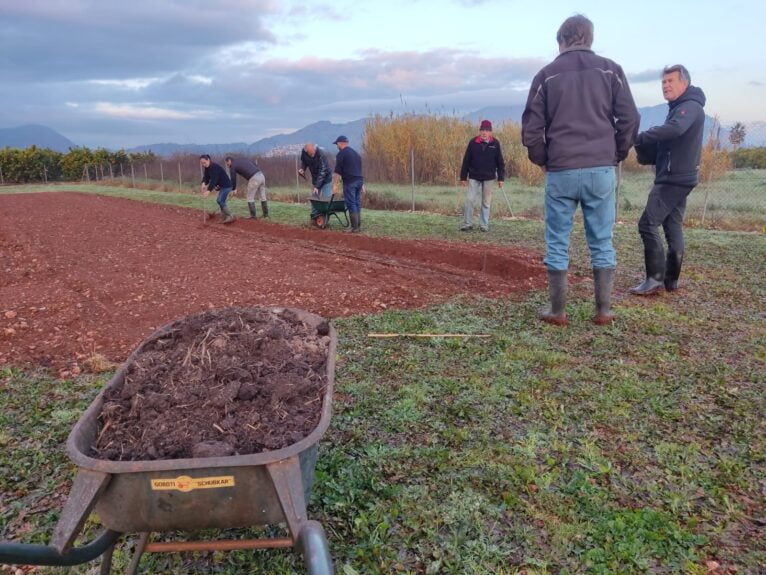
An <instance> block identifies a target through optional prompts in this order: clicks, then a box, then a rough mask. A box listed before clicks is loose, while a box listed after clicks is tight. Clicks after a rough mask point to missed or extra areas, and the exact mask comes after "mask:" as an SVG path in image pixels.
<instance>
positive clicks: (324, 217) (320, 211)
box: [309, 194, 351, 229]
mask: <svg viewBox="0 0 766 575" xmlns="http://www.w3.org/2000/svg"><path fill="white" fill-rule="evenodd" d="M309 201H310V202H311V210H312V213H316V214H317V215H316V221H317V227H319V228H321V229H325V228H327V227H328V226H329V225H330V216H335V219H336V220H338V223H339V224H340V225H341V226H342V227H344V228H347V227H348V226H349V225H351V224H350V223H349V219H348V211H347V210H346V202H345V200H344V199H343V198H342V197H340V198H339V199H338V196H336V195H335V194H333V195H332V196H330V197H329V198H326V197H325V198H317V197H314V196H312V197H311V198H309ZM339 214H342V215H343V219H341V217H340V215H339Z"/></svg>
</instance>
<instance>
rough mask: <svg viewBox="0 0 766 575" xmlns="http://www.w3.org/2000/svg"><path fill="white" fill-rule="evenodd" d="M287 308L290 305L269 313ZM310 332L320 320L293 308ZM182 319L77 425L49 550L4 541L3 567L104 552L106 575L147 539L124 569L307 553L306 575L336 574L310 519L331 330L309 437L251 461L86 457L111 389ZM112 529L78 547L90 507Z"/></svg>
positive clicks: (330, 369)
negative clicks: (223, 535)
mask: <svg viewBox="0 0 766 575" xmlns="http://www.w3.org/2000/svg"><path fill="white" fill-rule="evenodd" d="M269 309H271V310H272V311H276V312H279V311H282V310H284V309H285V308H269ZM291 311H292V312H294V313H295V314H297V316H298V318H299V319H300V320H301V321H303V322H304V323H306V324H307V325H309V326H311V327H316V326H318V325H319V324H320V323H321V322H323V321H324V319H323V318H321V317H319V316H317V315H314V314H310V313H308V312H305V311H303V310H291ZM181 321H183V320H177V321H176V322H172V323H170V324H168V325H166V326H164V327H162V328H160V329H159V330H157V331H156V332H155V333H154V334H153V335H152V336H150V337H149V338H148V339H147V340H146V341H144V343H142V344H141V345H140V346H139V347H138V348H137V349H136V350H135V351H134V352H133V354H132V355H131V356H130V358H128V361H127V362H126V363H125V364H123V365H122V367H121V368H120V369H119V370H118V371H117V373H115V375H114V377H112V379H111V380H110V381H109V383H108V384H107V385H106V387H105V388H104V389H103V390H102V391H101V393H100V394H99V395H98V396H97V397H96V398H95V399H94V400H93V402H92V403H91V404H90V406H89V407H88V409H87V410H86V411H85V413H84V414H83V415H82V417H81V418H80V419H79V421H78V422H77V424H76V425H75V426H74V428H73V429H72V431H71V433H70V434H69V438H68V440H67V452H68V455H69V457H70V459H71V460H72V461H73V462H74V463H75V465H77V475H76V476H75V479H74V483H73V485H72V489H71V491H70V493H69V497H68V499H67V501H66V503H65V504H64V508H63V510H62V513H61V517H60V519H59V521H58V523H57V525H56V527H55V529H54V532H53V536H52V538H51V540H50V543H49V545H34V544H23V543H14V542H2V543H0V564H2V563H7V564H23V565H57V566H67V565H76V564H80V563H86V562H88V561H92V560H94V559H96V558H98V557H99V556H101V557H102V561H101V571H100V572H101V574H102V575H106V574H108V573H110V571H111V562H112V552H113V550H114V546H115V544H116V543H117V541H118V540H119V539H120V537H121V536H122V535H123V534H126V533H140V537H139V539H138V544H137V546H136V549H135V551H134V553H133V556H132V558H131V561H130V565H129V567H128V570H127V573H128V574H134V573H137V570H138V565H139V561H140V559H141V556H142V554H143V553H150V552H179V551H218V550H234V549H265V548H295V549H296V550H298V551H300V552H302V555H303V558H304V562H305V564H306V568H307V573H309V575H332V573H334V570H333V564H332V558H331V556H330V552H329V548H328V544H327V539H326V537H325V534H324V529H323V528H322V526H321V524H320V523H318V522H317V521H310V520H308V518H307V513H306V500H307V499H308V497H309V495H310V492H311V488H312V484H313V479H314V467H315V463H316V458H317V448H318V443H319V440H320V438H321V437H322V435H323V434H324V433H325V431H326V430H327V428H328V426H329V424H330V412H331V403H332V390H333V379H334V373H335V352H336V346H337V337H338V336H337V332H336V331H335V329H334V328H333V327H332V326H330V332H329V336H330V345H329V350H328V357H327V386H326V389H325V392H324V397H323V404H322V412H321V417H320V421H319V424H318V425H317V427H316V429H314V431H313V432H312V433H311V434H309V435H308V436H307V437H305V438H304V439H302V440H300V441H298V442H297V443H294V444H292V445H289V446H287V447H285V448H282V449H278V450H275V451H267V452H263V453H257V454H252V455H233V456H225V457H209V458H189V459H175V460H155V461H107V460H101V459H94V458H92V457H89V456H88V455H86V454H87V453H89V448H90V446H91V445H93V444H94V442H95V439H96V437H97V434H98V417H99V414H100V413H101V406H102V403H103V396H104V393H105V391H106V390H107V389H109V388H113V387H115V386H118V385H121V384H122V382H123V381H124V378H125V375H126V372H127V370H128V367H129V366H130V364H131V363H132V360H133V359H134V357H135V356H136V355H137V354H139V353H140V352H141V351H142V349H143V348H144V347H145V346H146V345H147V344H148V343H149V342H151V341H153V340H155V339H159V338H162V337H163V336H165V335H166V334H167V333H168V332H170V331H172V330H173V329H174V328H175V327H176V325H177V324H179V323H180V322H181ZM94 510H95V512H96V513H97V514H98V516H99V518H100V520H101V523H102V524H103V525H104V527H105V530H104V531H103V533H102V534H101V535H100V536H98V537H97V538H96V539H95V540H94V541H92V542H91V543H88V544H86V545H84V546H82V547H75V546H74V543H75V540H76V539H77V537H78V536H79V534H80V532H81V531H82V528H83V525H84V523H85V521H86V519H87V518H88V516H89V515H90V513H91V512H92V511H94ZM278 523H286V524H287V527H288V530H289V537H283V538H265V539H243V540H216V541H183V542H152V541H151V535H152V533H156V532H162V531H170V530H180V531H194V530H198V529H208V528H221V529H225V528H235V527H250V526H257V525H274V524H278Z"/></svg>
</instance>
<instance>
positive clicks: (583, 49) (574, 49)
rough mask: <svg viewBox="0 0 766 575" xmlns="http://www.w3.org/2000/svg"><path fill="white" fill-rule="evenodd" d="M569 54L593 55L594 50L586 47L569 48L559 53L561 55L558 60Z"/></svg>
mask: <svg viewBox="0 0 766 575" xmlns="http://www.w3.org/2000/svg"><path fill="white" fill-rule="evenodd" d="M569 52H590V53H591V54H592V53H593V50H591V49H590V48H588V47H586V46H570V47H569V48H564V49H563V50H562V51H561V52H559V55H558V56H556V58H560V57H561V56H563V55H564V54H567V53H569Z"/></svg>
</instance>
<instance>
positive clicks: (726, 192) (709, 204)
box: [0, 169, 766, 233]
mask: <svg viewBox="0 0 766 575" xmlns="http://www.w3.org/2000/svg"><path fill="white" fill-rule="evenodd" d="M195 177H196V176H195ZM652 180H653V176H652V173H651V172H650V171H644V172H638V173H630V172H627V171H624V172H623V174H622V181H621V186H620V190H619V199H618V206H619V207H618V217H619V219H620V220H623V221H625V222H635V221H637V220H638V218H639V217H640V215H641V212H642V211H643V209H644V205H645V204H646V197H647V195H648V193H649V190H650V189H651V187H652ZM116 182H121V181H120V180H119V179H117V180H116ZM109 183H110V182H109V181H108V180H105V181H104V182H102V184H105V185H108V184H109ZM121 183H124V184H126V185H129V184H130V183H131V180H130V178H125V179H124V180H122V182H121ZM299 184H300V185H299V187H297V188H296V187H295V186H289V187H279V186H277V187H269V197H270V198H271V199H273V200H278V201H283V202H290V203H301V202H303V203H306V202H307V201H308V196H309V194H310V189H309V183H308V182H307V181H305V180H299ZM59 185H60V184H59ZM136 186H137V187H139V188H141V187H144V188H156V189H160V188H162V183H161V182H160V180H153V179H149V180H144V179H143V178H137V179H136ZM366 187H367V191H368V192H369V194H368V195H367V197H366V199H365V200H364V203H365V205H367V206H368V207H374V208H376V209H385V210H395V211H407V210H411V209H412V191H413V190H412V187H411V186H408V185H397V184H388V183H380V182H368V183H367V186H366ZM17 188H18V187H13V188H11V189H17ZM2 189H3V188H0V190H2ZM165 189H166V190H167V191H169V192H175V191H177V190H178V184H177V183H176V184H172V183H170V181H169V180H168V181H167V182H166V185H165ZM196 189H197V186H196V184H195V183H193V182H191V181H190V180H185V181H184V184H183V190H184V191H185V192H189V193H191V192H193V191H195V190H196ZM0 193H2V192H0ZM506 196H507V201H506ZM464 199H465V189H464V188H461V187H460V186H420V185H417V186H415V210H416V211H418V212H431V213H439V214H448V215H457V214H460V213H462V209H463V207H462V206H463V201H464ZM511 212H512V213H513V215H515V216H522V217H524V218H531V219H541V218H542V215H543V192H542V187H540V186H528V185H524V184H523V183H522V182H521V181H520V180H519V179H518V178H509V179H508V181H507V182H506V184H505V195H504V194H503V192H502V191H500V190H496V191H495V192H494V195H493V200H492V213H493V216H495V217H508V216H510V215H511ZM686 222H687V224H688V225H690V226H700V225H703V226H704V227H708V228H716V229H733V230H749V231H759V232H762V233H763V232H766V170H751V169H741V170H734V171H730V172H728V173H726V175H725V176H724V177H722V178H721V179H719V180H715V181H713V182H710V183H702V184H700V185H699V186H697V187H696V188H695V189H694V191H693V192H692V194H691V195H690V196H689V200H688V206H687V211H686Z"/></svg>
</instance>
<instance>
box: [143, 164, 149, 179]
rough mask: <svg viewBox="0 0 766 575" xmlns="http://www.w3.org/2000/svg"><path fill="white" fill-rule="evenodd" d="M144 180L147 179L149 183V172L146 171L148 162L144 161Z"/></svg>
mask: <svg viewBox="0 0 766 575" xmlns="http://www.w3.org/2000/svg"><path fill="white" fill-rule="evenodd" d="M144 180H146V183H147V184H148V183H149V174H148V173H147V172H146V162H144Z"/></svg>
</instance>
